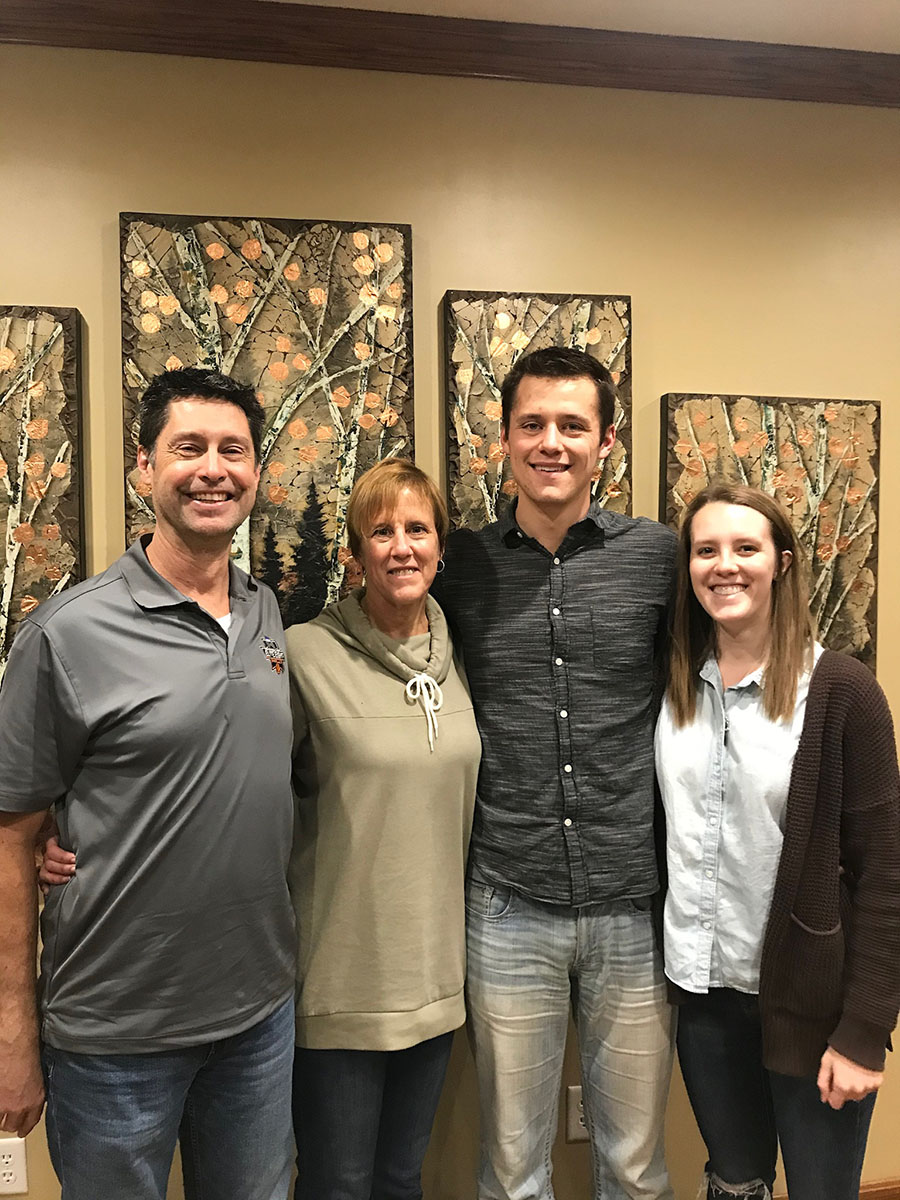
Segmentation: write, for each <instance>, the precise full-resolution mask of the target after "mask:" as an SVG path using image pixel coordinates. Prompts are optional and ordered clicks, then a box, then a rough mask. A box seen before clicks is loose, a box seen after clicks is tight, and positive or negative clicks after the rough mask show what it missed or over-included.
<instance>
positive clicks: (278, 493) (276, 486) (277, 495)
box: [268, 483, 288, 504]
mask: <svg viewBox="0 0 900 1200" xmlns="http://www.w3.org/2000/svg"><path fill="white" fill-rule="evenodd" d="M268 497H269V499H270V500H271V502H272V503H273V504H284V502H285V500H287V498H288V490H287V488H286V487H282V486H281V484H280V483H273V484H272V486H271V487H270V488H269V491H268Z"/></svg>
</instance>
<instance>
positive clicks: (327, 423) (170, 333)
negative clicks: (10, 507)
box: [121, 213, 413, 622]
mask: <svg viewBox="0 0 900 1200" xmlns="http://www.w3.org/2000/svg"><path fill="white" fill-rule="evenodd" d="M121 244H122V338H123V372H124V397H125V402H124V420H125V470H126V485H125V486H126V520H127V536H128V539H129V541H130V540H132V539H133V538H134V537H136V536H137V535H138V534H140V533H141V532H143V531H144V530H147V529H149V528H152V525H153V512H152V509H151V507H150V500H149V497H148V496H147V495H146V494H145V490H144V489H143V488H142V485H141V482H140V479H139V477H138V474H137V471H136V468H135V456H136V448H137V447H136V428H135V416H136V411H137V403H138V399H139V397H140V395H141V393H142V391H143V389H144V388H145V387H146V385H147V382H148V381H149V379H150V378H151V377H152V376H154V375H156V374H158V373H159V372H160V371H163V370H167V369H173V368H177V367H179V366H198V367H208V368H214V369H216V370H219V371H223V372H225V373H226V374H228V375H231V376H233V377H234V378H236V379H239V380H240V381H241V382H242V383H247V384H250V385H251V386H252V387H253V388H255V389H256V393H257V396H258V398H259V401H260V403H261V404H262V406H263V408H264V410H265V414H266V424H265V432H264V435H263V444H262V474H261V477H260V487H259V496H258V499H257V503H256V506H255V508H254V511H253V513H252V515H251V517H250V519H249V521H248V522H246V523H245V525H244V526H242V527H241V528H240V529H239V530H238V531H237V533H236V534H235V540H234V547H233V556H234V559H235V561H236V562H237V563H238V565H239V566H241V567H243V568H244V569H245V570H252V571H253V573H254V574H256V575H257V576H258V577H260V578H262V579H264V580H265V582H266V583H268V584H269V585H270V586H271V587H273V589H275V592H276V595H277V596H278V597H279V602H280V604H281V607H282V612H283V614H284V616H285V618H286V620H288V621H289V622H294V621H300V620H309V619H310V618H311V617H313V616H315V614H316V612H318V611H319V609H320V608H321V607H322V606H323V604H325V603H326V602H330V601H332V600H334V599H336V598H337V597H338V595H339V594H340V592H341V586H342V582H343V579H344V573H345V564H346V563H347V561H348V559H349V557H350V555H349V551H348V550H347V544H346V543H347V534H346V508H347V499H348V497H349V494H350V489H351V488H352V486H353V483H354V480H355V479H356V478H357V476H358V475H359V474H361V473H362V472H363V471H364V470H366V468H367V467H370V466H371V465H372V464H373V463H375V462H376V461H377V460H379V459H381V458H386V457H390V456H394V455H401V456H404V457H412V454H413V431H412V417H413V401H412V309H411V304H412V296H411V283H412V260H411V249H410V245H411V237H410V229H409V226H407V225H381V224H367V223H365V222H341V221H293V220H268V219H261V218H249V217H194V216H160V215H156V214H146V213H145V214H141V213H125V214H123V215H122V218H121Z"/></svg>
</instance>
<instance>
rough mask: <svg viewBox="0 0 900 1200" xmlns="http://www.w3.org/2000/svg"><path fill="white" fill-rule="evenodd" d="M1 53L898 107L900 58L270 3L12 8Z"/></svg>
mask: <svg viewBox="0 0 900 1200" xmlns="http://www.w3.org/2000/svg"><path fill="white" fill-rule="evenodd" d="M0 42H7V43H14V44H18V45H37V46H58V47H69V48H80V49H92V50H127V51H136V52H141V53H149V54H180V55H188V56H192V57H203V58H225V59H243V60H252V61H255V62H275V63H294V64H300V65H304V66H317V67H346V68H353V69H358V70H368V71H372V70H374V71H403V72H412V73H414V74H424V75H452V76H460V77H464V78H476V79H504V80H516V81H519V82H529V83H550V84H562V85H570V86H579V87H607V88H630V89H638V90H641V91H656V92H688V93H694V94H700V95H716V96H745V97H754V98H757V99H767V100H805V101H812V102H815V103H826V104H858V105H869V106H874V107H885V108H900V54H879V53H874V52H871V51H862V50H833V49H826V48H822V47H816V46H783V45H776V44H772V43H768V42H739V41H725V40H722V39H716V38H689V37H670V36H667V35H662V34H649V33H622V32H617V31H614V30H605V29H576V28H571V27H568V26H562V25H532V24H526V23H516V22H511V21H480V20H470V19H467V18H461V17H433V16H423V15H421V14H414V13H393V12H373V11H370V10H367V9H355V8H323V7H320V6H317V5H314V4H287V3H281V2H274V0H216V3H214V4H213V3H210V2H209V0H150V3H147V4H135V3H128V2H123V0H2V4H0Z"/></svg>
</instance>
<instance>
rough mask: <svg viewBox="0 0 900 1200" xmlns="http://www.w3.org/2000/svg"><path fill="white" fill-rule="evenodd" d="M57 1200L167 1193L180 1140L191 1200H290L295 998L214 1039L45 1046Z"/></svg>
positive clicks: (147, 1197) (149, 1197)
mask: <svg viewBox="0 0 900 1200" xmlns="http://www.w3.org/2000/svg"><path fill="white" fill-rule="evenodd" d="M42 1053H43V1060H44V1078H45V1083H46V1090H47V1142H48V1145H49V1148H50V1158H51V1160H52V1162H53V1169H54V1170H55V1171H56V1174H57V1176H58V1178H59V1182H60V1184H61V1185H62V1200H98V1197H102V1198H103V1200H113V1197H115V1200H165V1195H166V1181H167V1179H168V1177H169V1171H170V1169H171V1166H172V1156H173V1154H174V1152H175V1142H176V1140H179V1141H180V1143H181V1158H182V1166H183V1172H184V1193H185V1196H186V1197H187V1200H285V1197H286V1196H287V1193H288V1186H289V1184H290V1176H291V1158H292V1138H291V1122H290V1112H291V1099H290V1096H291V1063H292V1060H293V1055H294V1002H293V998H291V1000H289V1001H288V1002H287V1003H285V1004H283V1005H281V1006H280V1007H279V1008H278V1009H277V1010H276V1012H274V1013H273V1014H272V1015H271V1016H269V1017H267V1018H266V1019H265V1020H264V1021H260V1022H259V1023H258V1024H256V1025H254V1026H252V1027H251V1028H250V1029H247V1030H244V1032H243V1033H238V1034H235V1035H234V1036H233V1037H229V1038H224V1039H222V1040H221V1041H218V1042H209V1043H207V1044H204V1045H199V1046H190V1047H187V1048H185V1049H179V1050H165V1051H161V1052H159V1053H155V1054H110V1055H94V1054H71V1053H69V1052H68V1051H65V1050H56V1049H54V1048H53V1047H52V1046H46V1045H45V1046H44V1047H43V1051H42Z"/></svg>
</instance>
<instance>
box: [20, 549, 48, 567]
mask: <svg viewBox="0 0 900 1200" xmlns="http://www.w3.org/2000/svg"><path fill="white" fill-rule="evenodd" d="M25 557H26V558H27V559H28V561H29V562H33V563H34V565H35V566H36V567H39V566H40V565H41V564H42V563H45V562H46V561H47V547H46V546H29V547H28V549H27V551H26V552H25Z"/></svg>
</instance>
